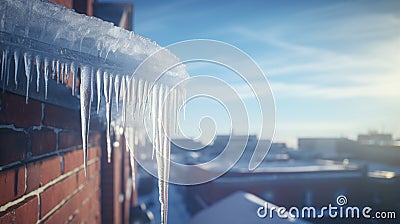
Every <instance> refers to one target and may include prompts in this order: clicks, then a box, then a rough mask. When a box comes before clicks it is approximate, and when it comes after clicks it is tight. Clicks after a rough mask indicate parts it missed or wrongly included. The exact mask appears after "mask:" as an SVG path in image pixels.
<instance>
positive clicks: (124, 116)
mask: <svg viewBox="0 0 400 224" xmlns="http://www.w3.org/2000/svg"><path fill="white" fill-rule="evenodd" d="M126 79H127V78H126V76H122V78H121V97H122V127H123V128H124V132H125V123H126V92H127V91H126V81H125V80H126Z"/></svg>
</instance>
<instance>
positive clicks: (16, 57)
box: [14, 50, 19, 89]
mask: <svg viewBox="0 0 400 224" xmlns="http://www.w3.org/2000/svg"><path fill="white" fill-rule="evenodd" d="M14 62H15V73H14V83H15V89H17V88H18V76H17V75H18V65H19V64H18V63H19V51H18V50H15V51H14Z"/></svg>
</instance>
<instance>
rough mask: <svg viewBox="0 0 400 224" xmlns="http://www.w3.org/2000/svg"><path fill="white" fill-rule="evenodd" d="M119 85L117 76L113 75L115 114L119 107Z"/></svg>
mask: <svg viewBox="0 0 400 224" xmlns="http://www.w3.org/2000/svg"><path fill="white" fill-rule="evenodd" d="M120 88H121V85H120V81H119V75H118V74H117V75H115V80H114V92H115V106H116V107H117V112H118V107H119V94H120V93H119V91H120Z"/></svg>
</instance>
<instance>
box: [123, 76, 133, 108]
mask: <svg viewBox="0 0 400 224" xmlns="http://www.w3.org/2000/svg"><path fill="white" fill-rule="evenodd" d="M134 79H135V78H133V77H132V78H128V76H126V78H125V82H126V103H127V104H129V103H130V102H131V101H132V99H131V98H132V82H133V80H134Z"/></svg>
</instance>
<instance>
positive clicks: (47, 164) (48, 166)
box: [27, 156, 61, 192]
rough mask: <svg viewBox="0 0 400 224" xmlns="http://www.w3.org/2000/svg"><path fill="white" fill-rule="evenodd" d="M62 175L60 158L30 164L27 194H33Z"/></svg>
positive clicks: (55, 157)
mask: <svg viewBox="0 0 400 224" xmlns="http://www.w3.org/2000/svg"><path fill="white" fill-rule="evenodd" d="M60 175H61V164H60V157H58V156H54V157H51V158H48V159H44V160H40V161H37V162H33V163H30V164H28V181H27V192H31V191H33V190H35V189H37V188H39V187H41V186H44V185H45V184H47V183H49V182H50V181H51V180H54V179H56V178H57V177H59V176H60Z"/></svg>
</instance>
